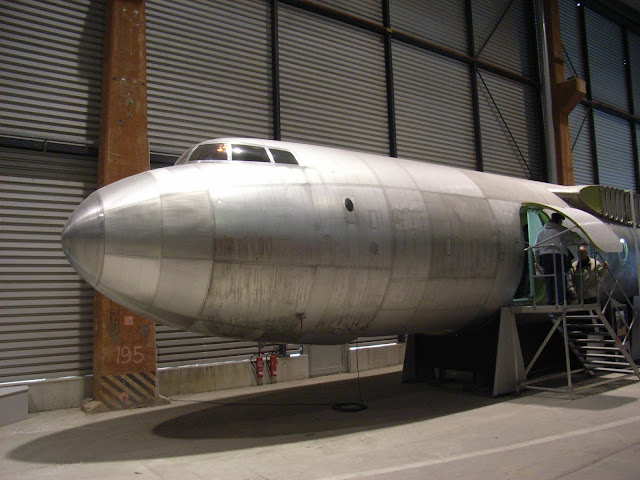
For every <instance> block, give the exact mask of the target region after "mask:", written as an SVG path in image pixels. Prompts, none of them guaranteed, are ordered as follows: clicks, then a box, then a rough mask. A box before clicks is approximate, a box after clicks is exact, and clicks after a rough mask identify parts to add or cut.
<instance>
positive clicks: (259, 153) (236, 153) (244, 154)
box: [231, 145, 271, 163]
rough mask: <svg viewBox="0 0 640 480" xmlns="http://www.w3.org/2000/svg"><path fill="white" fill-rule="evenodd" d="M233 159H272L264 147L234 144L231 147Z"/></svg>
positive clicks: (262, 160)
mask: <svg viewBox="0 0 640 480" xmlns="http://www.w3.org/2000/svg"><path fill="white" fill-rule="evenodd" d="M231 160H233V161H236V162H266V163H271V159H270V158H269V155H267V151H266V150H265V149H264V148H262V147H252V146H250V145H233V147H232V148H231Z"/></svg>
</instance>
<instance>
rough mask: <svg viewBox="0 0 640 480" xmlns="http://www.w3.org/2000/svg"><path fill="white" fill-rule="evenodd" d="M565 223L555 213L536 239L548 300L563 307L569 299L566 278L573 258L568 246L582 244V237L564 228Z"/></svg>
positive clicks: (562, 217) (551, 303)
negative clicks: (573, 243)
mask: <svg viewBox="0 0 640 480" xmlns="http://www.w3.org/2000/svg"><path fill="white" fill-rule="evenodd" d="M563 221H564V216H563V215H561V214H559V213H557V212H554V213H553V214H552V215H551V219H550V220H549V221H548V222H547V223H545V225H544V227H542V230H540V232H539V233H538V236H537V237H536V250H537V254H538V263H539V265H540V266H541V267H542V272H543V273H544V275H545V277H544V284H545V288H546V300H547V304H549V305H563V304H564V302H565V299H566V298H567V297H566V292H567V280H566V277H567V274H568V273H569V271H570V269H571V260H572V258H573V255H572V254H571V252H570V250H569V249H568V248H567V245H568V244H570V243H572V242H575V243H576V244H577V243H579V242H580V237H578V236H577V235H576V234H575V233H572V232H570V231H569V230H568V229H567V228H566V227H564V226H562V222H563ZM576 239H577V240H576Z"/></svg>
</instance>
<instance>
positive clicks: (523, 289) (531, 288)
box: [513, 206, 549, 305]
mask: <svg viewBox="0 0 640 480" xmlns="http://www.w3.org/2000/svg"><path fill="white" fill-rule="evenodd" d="M548 221H549V215H547V214H546V213H545V212H544V210H542V209H541V208H537V207H533V206H523V207H522V208H521V209H520V227H521V231H522V236H523V240H524V250H523V253H522V255H523V266H522V274H521V276H520V283H519V284H518V289H517V290H516V293H515V295H514V298H513V303H514V304H516V305H528V304H531V303H533V301H534V298H535V300H536V303H538V302H540V301H542V299H544V295H545V286H544V280H542V279H540V278H535V268H536V265H535V258H534V255H533V250H530V249H529V246H530V244H531V243H530V242H531V241H533V242H535V239H536V237H537V236H538V233H539V232H540V230H542V227H543V226H544V224H545V223H547V222H548Z"/></svg>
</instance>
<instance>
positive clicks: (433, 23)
mask: <svg viewBox="0 0 640 480" xmlns="http://www.w3.org/2000/svg"><path fill="white" fill-rule="evenodd" d="M464 3H465V2H464V0H455V1H450V0H435V1H430V2H407V1H403V0H391V1H390V2H389V11H390V14H391V28H393V29H394V30H398V31H400V32H402V33H408V34H410V35H413V36H415V37H418V38H420V39H423V40H426V41H428V42H433V43H437V44H438V45H442V46H445V47H447V48H450V49H452V50H456V51H458V52H461V53H467V35H466V21H465V13H464V9H465V7H464Z"/></svg>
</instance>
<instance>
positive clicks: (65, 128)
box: [0, 0, 104, 143]
mask: <svg viewBox="0 0 640 480" xmlns="http://www.w3.org/2000/svg"><path fill="white" fill-rule="evenodd" d="M0 18H2V21H1V22H0V33H1V36H2V42H0V77H1V78H2V81H1V82H0V134H1V135H14V136H18V137H35V138H43V139H49V140H53V139H55V140H61V141H68V142H73V143H97V141H98V128H99V117H100V88H101V87H100V86H101V81H102V50H103V37H104V4H103V2H95V1H91V0H77V1H73V2H68V1H64V0H52V1H47V2H34V1H29V0H16V1H10V2H0Z"/></svg>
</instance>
